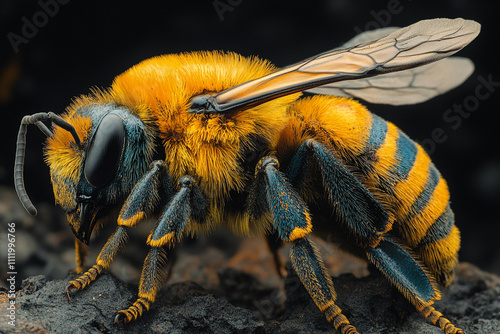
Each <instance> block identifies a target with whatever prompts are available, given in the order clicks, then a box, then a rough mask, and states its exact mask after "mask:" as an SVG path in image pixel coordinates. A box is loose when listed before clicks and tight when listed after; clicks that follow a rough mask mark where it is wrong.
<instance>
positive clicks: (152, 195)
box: [118, 160, 173, 227]
mask: <svg viewBox="0 0 500 334" xmlns="http://www.w3.org/2000/svg"><path fill="white" fill-rule="evenodd" d="M172 195H173V187H172V181H171V179H170V175H169V173H168V170H167V167H166V166H165V162H164V161H161V160H157V161H153V162H152V163H151V165H150V167H149V170H148V171H147V173H146V174H144V176H143V177H142V178H141V179H140V180H139V182H137V184H136V185H135V187H134V189H132V192H131V193H130V195H129V196H128V198H127V200H126V201H125V204H124V205H123V207H122V209H121V211H120V215H119V216H118V225H121V226H129V227H134V226H135V225H137V223H138V222H140V221H142V220H144V219H145V218H147V216H148V215H150V214H152V213H154V212H155V211H156V210H157V209H159V208H162V207H163V206H164V205H165V204H166V203H167V202H168V201H169V200H170V198H171V197H172Z"/></svg>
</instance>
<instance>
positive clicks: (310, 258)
mask: <svg viewBox="0 0 500 334" xmlns="http://www.w3.org/2000/svg"><path fill="white" fill-rule="evenodd" d="M278 168H279V164H278V161H277V159H276V158H274V157H265V158H263V159H262V160H261V161H260V162H259V163H258V164H257V167H256V180H255V182H257V183H259V184H260V186H258V187H254V188H253V189H254V191H255V189H259V188H260V189H265V199H266V200H265V201H260V206H262V205H264V204H266V207H267V208H266V209H267V210H269V211H270V213H271V216H272V220H273V225H274V228H275V231H276V233H277V234H278V236H279V238H280V239H281V240H283V241H288V242H292V248H291V250H290V257H291V259H292V264H293V267H294V269H295V271H296V272H297V276H298V277H299V278H300V281H301V282H302V284H303V285H304V286H305V288H306V289H307V291H308V292H309V295H310V296H311V298H312V299H313V300H314V302H315V303H316V305H317V306H318V308H319V309H320V310H321V311H322V312H323V313H324V314H325V316H326V319H327V320H328V321H329V322H331V323H332V324H333V325H334V327H335V329H337V330H340V332H341V333H342V334H355V333H357V331H356V328H355V327H354V326H352V325H351V324H350V323H349V321H348V320H347V318H346V317H345V316H344V315H343V314H342V310H341V309H340V308H339V307H338V306H336V305H335V299H336V294H335V290H334V288H333V282H332V280H331V277H330V275H329V274H328V270H327V269H326V267H325V265H324V263H323V260H322V259H321V257H320V256H319V254H318V252H317V250H316V248H315V246H314V244H313V243H312V241H311V240H310V239H309V238H308V237H307V234H309V233H310V232H311V229H312V225H311V217H310V215H309V210H308V208H307V206H306V204H305V203H304V201H303V200H302V199H301V198H300V196H299V195H298V194H297V192H296V191H295V190H294V189H293V188H292V186H291V185H290V184H289V183H288V181H287V180H286V178H285V175H284V174H283V173H281V172H280V171H279V170H278ZM258 195H259V194H253V195H251V197H250V198H251V199H252V198H255V196H258ZM258 203H259V202H258V201H256V200H251V203H250V204H251V205H250V207H249V209H250V210H254V211H255V209H257V210H260V211H263V210H265V209H264V208H262V207H261V208H253V207H252V206H254V205H257V204H258Z"/></svg>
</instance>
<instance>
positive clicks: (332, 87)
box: [306, 27, 474, 105]
mask: <svg viewBox="0 0 500 334" xmlns="http://www.w3.org/2000/svg"><path fill="white" fill-rule="evenodd" d="M398 29H399V28H397V27H387V28H381V29H377V30H371V31H366V32H363V33H361V34H359V35H357V36H355V37H354V38H352V39H351V40H349V41H347V42H346V43H345V44H343V45H342V46H341V47H340V48H348V47H351V46H355V45H358V44H362V43H366V42H368V41H371V40H374V39H378V38H381V37H383V36H386V35H388V34H390V33H392V32H394V31H396V30H398ZM473 71H474V63H473V62H472V61H471V60H470V59H467V58H462V57H450V58H446V59H443V60H440V61H438V62H435V63H431V64H427V65H423V66H420V67H416V68H412V69H408V70H404V71H400V72H392V73H388V74H386V75H383V76H376V77H371V78H365V79H358V80H350V81H339V82H334V83H331V84H327V85H323V86H319V87H316V88H313V89H309V90H306V92H308V93H313V94H324V95H336V96H346V97H352V98H356V99H362V100H365V101H367V102H370V103H378V104H391V105H406V104H416V103H421V102H425V101H427V100H430V99H431V98H433V97H435V96H438V95H441V94H444V93H446V92H448V91H450V90H452V89H453V88H455V87H457V86H459V85H461V84H462V83H463V82H464V81H465V80H466V79H467V78H468V77H469V76H470V75H471V74H472V72H473Z"/></svg>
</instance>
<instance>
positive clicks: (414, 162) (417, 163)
mask: <svg viewBox="0 0 500 334" xmlns="http://www.w3.org/2000/svg"><path fill="white" fill-rule="evenodd" d="M369 128H370V130H369V131H370V135H369V137H368V140H367V141H366V148H367V150H368V151H369V152H371V154H372V155H373V157H374V159H373V161H372V162H371V163H367V162H366V161H356V159H354V160H355V161H356V162H357V163H356V165H358V166H359V167H360V169H361V170H363V171H365V172H367V173H366V174H365V173H363V174H364V175H365V178H364V180H363V183H364V184H365V185H366V186H368V187H369V189H370V190H371V191H372V193H374V195H375V196H376V197H378V198H379V199H380V201H381V202H382V205H384V207H386V209H387V210H388V211H389V213H390V214H391V215H392V217H393V218H394V224H393V228H392V231H393V232H395V234H397V235H398V237H400V238H401V239H402V240H403V242H404V243H405V244H406V245H407V246H409V247H410V248H411V249H413V250H414V251H415V252H416V253H417V254H418V255H419V256H420V258H421V259H422V260H423V262H424V263H425V264H426V265H427V267H428V268H429V269H430V271H431V272H432V273H433V274H434V276H435V277H436V279H437V280H438V281H439V282H441V283H442V284H444V285H447V284H449V283H450V282H451V279H452V274H453V269H454V268H455V265H456V263H457V253H458V249H459V247H460V232H459V230H458V228H457V227H456V226H455V225H454V218H453V212H452V211H451V209H450V205H449V192H448V187H447V185H446V181H445V180H444V179H443V178H442V177H441V174H440V173H439V171H438V170H437V169H436V167H435V166H434V164H433V163H432V161H431V160H430V158H429V156H428V155H427V153H426V152H425V151H424V150H423V148H422V147H421V146H420V145H418V144H417V143H415V142H414V141H412V140H411V139H409V138H408V137H407V136H406V135H405V134H404V133H403V132H402V131H401V130H399V129H398V128H397V127H396V126H394V125H393V124H392V123H389V122H386V121H384V120H383V119H381V118H380V117H378V116H376V115H373V114H372V115H371V122H370V127H369ZM360 162H362V163H364V165H360V164H359V163H360Z"/></svg>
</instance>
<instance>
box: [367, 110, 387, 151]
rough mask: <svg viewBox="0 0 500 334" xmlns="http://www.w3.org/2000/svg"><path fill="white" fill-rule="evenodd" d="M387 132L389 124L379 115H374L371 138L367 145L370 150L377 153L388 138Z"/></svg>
mask: <svg viewBox="0 0 500 334" xmlns="http://www.w3.org/2000/svg"><path fill="white" fill-rule="evenodd" d="M387 130H388V126H387V122H386V121H384V120H383V119H382V118H380V117H378V116H377V115H374V114H372V126H371V129H370V137H369V138H368V142H367V143H366V144H367V147H368V149H369V150H373V151H377V150H378V149H379V148H380V147H381V146H382V144H383V143H384V141H385V137H386V136H387Z"/></svg>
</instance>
